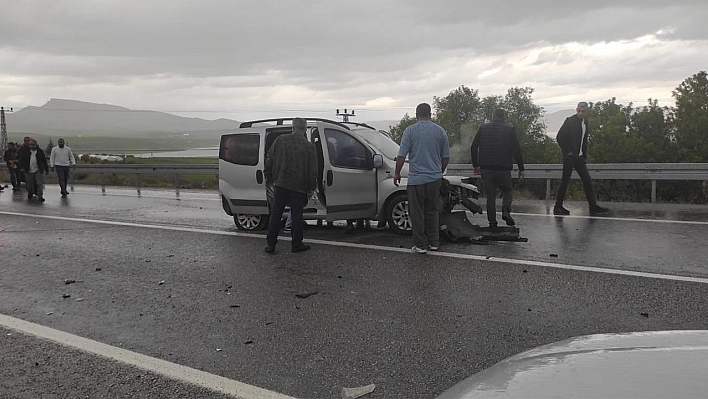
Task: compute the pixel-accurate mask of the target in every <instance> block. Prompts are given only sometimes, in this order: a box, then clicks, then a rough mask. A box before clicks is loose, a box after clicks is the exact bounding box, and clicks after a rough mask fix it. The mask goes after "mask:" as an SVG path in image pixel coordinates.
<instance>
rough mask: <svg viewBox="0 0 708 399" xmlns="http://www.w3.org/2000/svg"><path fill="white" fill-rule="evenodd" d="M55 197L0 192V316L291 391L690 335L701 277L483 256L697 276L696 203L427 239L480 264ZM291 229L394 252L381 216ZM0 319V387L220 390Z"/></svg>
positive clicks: (206, 209) (423, 383)
mask: <svg viewBox="0 0 708 399" xmlns="http://www.w3.org/2000/svg"><path fill="white" fill-rule="evenodd" d="M56 193H58V188H57V187H53V186H48V187H47V195H46V197H47V202H46V203H44V204H38V203H34V202H33V203H28V202H27V199H26V197H25V196H24V195H13V194H12V193H11V192H10V193H8V192H3V193H0V210H2V211H4V212H6V213H0V230H1V231H0V255H1V256H2V259H3V263H2V267H1V268H0V313H2V314H4V315H8V316H12V317H16V318H20V319H23V320H27V321H31V322H34V323H38V324H41V325H45V326H49V327H52V328H55V329H58V330H62V331H66V332H70V333H72V334H76V335H79V336H82V337H87V338H91V339H94V340H96V341H100V342H103V343H106V344H109V345H113V346H116V347H121V348H125V349H130V350H132V351H135V352H138V353H141V354H145V355H148V356H152V357H156V358H160V359H164V360H168V361H170V362H174V363H178V364H182V365H186V366H189V367H192V368H195V369H200V370H204V371H207V372H209V373H213V374H216V375H220V376H224V377H227V378H230V379H234V380H238V381H242V382H244V383H248V384H252V385H256V386H259V387H262V388H266V389H269V390H272V391H276V392H280V393H283V394H287V395H292V396H295V397H301V398H332V397H338V395H339V390H340V389H341V387H343V386H360V385H367V384H370V383H374V384H376V385H377V388H376V390H375V391H374V393H372V394H370V395H368V396H366V398H389V397H400V398H419V397H420V398H432V397H435V395H437V394H439V393H441V392H442V391H444V390H445V389H446V388H448V387H449V386H451V385H453V384H454V383H456V382H458V381H459V380H461V379H463V378H465V377H467V376H468V375H470V374H472V373H474V372H477V371H479V370H481V369H483V368H485V367H488V366H490V365H492V364H494V363H496V362H497V361H499V360H501V359H503V358H505V357H507V356H509V355H512V354H514V353H517V352H520V351H522V350H525V349H530V348H532V347H534V346H537V345H541V344H545V343H549V342H553V341H556V340H560V339H564V338H568V337H572V336H575V335H580V334H591V333H603V332H622V331H638V330H663V329H708V317H707V316H708V306H706V305H708V295H706V294H708V285H707V284H705V283H700V282H686V281H671V280H666V279H653V278H645V277H637V276H623V275H614V274H606V273H593V272H584V271H574V270H564V269H555V268H547V267H542V266H538V265H532V264H523V263H519V264H512V263H506V262H504V261H503V260H504V259H510V260H521V261H525V260H527V261H536V262H552V263H562V264H567V265H577V266H589V267H601V268H606V269H616V270H632V271H641V272H649V273H664V274H670V275H679V276H692V277H708V270H707V269H708V268H706V266H705V259H706V258H707V255H708V249H706V247H705V245H704V244H703V242H704V240H705V237H708V212H707V211H706V210H705V209H704V207H700V206H676V205H650V204H606V205H608V206H610V207H611V208H612V209H613V210H614V212H613V214H612V215H611V216H610V217H606V218H588V217H585V216H583V215H587V210H586V209H585V207H584V205H583V204H581V203H571V204H568V207H569V209H571V211H573V214H574V216H571V217H562V218H557V217H553V216H549V215H548V214H547V211H548V208H547V206H548V204H546V203H544V202H537V201H526V202H525V201H518V202H517V203H516V204H515V209H514V210H515V211H516V212H517V213H516V214H515V218H516V220H517V223H518V225H519V227H520V228H521V231H522V235H523V236H526V237H528V238H529V242H528V243H492V244H489V245H485V246H480V245H474V244H465V243H458V244H447V245H444V246H443V248H442V251H443V252H445V253H446V254H460V255H480V256H484V257H491V258H492V259H498V258H501V260H502V262H490V261H487V260H485V259H483V258H476V259H469V258H464V257H455V256H454V255H451V256H446V257H443V256H433V255H427V256H422V255H414V254H410V253H408V252H405V251H395V250H385V249H361V248H356V247H342V246H336V245H327V244H324V243H319V242H318V243H316V244H314V245H313V250H312V251H309V252H307V253H302V254H290V253H289V252H287V249H288V247H289V243H288V242H281V243H280V245H279V248H278V249H279V252H280V253H279V254H277V255H275V256H269V255H267V254H265V253H263V252H262V249H263V246H264V239H263V238H262V236H257V237H249V236H233V235H223V234H210V233H209V232H210V231H211V232H234V231H236V230H235V227H234V225H233V222H232V220H231V219H230V218H229V217H228V216H227V215H225V214H224V213H223V211H222V210H221V203H220V200H219V198H218V195H217V194H216V193H214V192H184V191H182V192H181V193H180V196H179V199H178V198H176V197H175V194H174V192H173V191H172V192H170V191H146V190H143V193H142V196H141V197H137V195H136V193H135V192H134V191H132V190H127V189H126V190H123V189H117V188H108V189H107V194H108V195H105V196H104V195H101V191H100V189H96V188H88V187H80V186H77V187H76V191H75V192H74V193H73V194H71V195H70V196H69V198H67V199H60V198H59V196H58V195H54V194H56ZM7 212H11V213H15V215H10V214H8V213H7ZM19 214H34V215H52V216H64V217H68V218H72V219H90V220H104V221H116V222H129V223H135V224H144V225H152V226H163V227H166V229H155V228H147V227H138V226H132V225H106V224H96V223H89V222H87V221H81V220H64V219H46V218H34V217H30V216H23V215H19ZM576 215H577V216H576ZM638 219H642V220H638ZM475 220H477V221H479V222H481V223H484V222H485V220H486V219H485V217H484V216H479V215H478V216H476V217H475ZM170 226H176V227H178V228H182V229H188V228H194V229H196V230H194V231H184V230H170V229H169V227H170ZM305 235H306V239H315V240H327V241H334V242H339V243H341V242H345V243H347V242H348V243H354V244H371V245H377V246H383V247H390V248H393V249H397V248H401V247H403V248H407V247H408V246H409V241H408V239H407V238H405V237H399V236H396V235H394V234H392V233H390V232H389V231H387V230H384V231H373V230H371V231H360V232H357V233H356V234H351V235H348V234H345V233H344V229H343V228H342V227H341V226H335V227H329V228H328V227H316V226H310V227H309V228H308V229H307V230H306V233H305ZM28 244H31V246H30V247H28ZM550 254H557V255H558V256H557V257H551V256H550ZM97 268H99V269H100V270H97ZM65 279H74V280H77V282H76V283H73V284H68V285H67V284H65V283H64V280H65ZM161 283H162V284H161ZM306 294H312V295H310V296H307V295H306ZM63 295H70V297H68V298H63V297H62V296H63ZM298 295H300V296H307V297H306V298H301V297H300V296H298ZM77 299H82V300H81V301H77ZM48 313H51V314H48ZM0 333H2V337H0V351H2V353H3V356H2V362H1V364H0V371H1V372H2V374H0V375H2V377H0V397H20V398H34V397H42V395H45V396H44V397H125V396H133V397H136V398H148V397H165V398H168V397H170V398H176V397H184V398H191V397H205V398H207V397H224V396H223V395H219V394H216V393H211V392H209V391H206V390H203V389H201V388H196V387H194V386H190V385H188V384H182V383H174V382H172V381H169V380H167V379H165V378H164V377H161V376H159V375H153V374H151V373H148V372H144V371H141V370H136V369H134V368H130V367H127V366H125V365H121V364H117V363H115V362H112V361H108V360H106V359H102V358H100V357H96V356H93V355H88V354H85V353H81V352H77V351H75V350H73V349H71V350H70V349H66V348H63V347H61V346H59V345H55V344H52V343H48V342H44V341H40V340H38V339H36V338H34V337H30V336H26V335H24V334H20V333H17V332H13V331H10V330H7V329H3V328H0ZM7 334H11V335H7ZM38 348H39V349H38ZM217 349H220V350H219V351H217ZM97 369H98V370H104V371H105V372H104V373H97V372H96V370H97ZM101 375H109V376H110V378H102V377H101ZM170 389H172V390H170Z"/></svg>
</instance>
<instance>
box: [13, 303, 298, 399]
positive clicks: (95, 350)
mask: <svg viewBox="0 0 708 399" xmlns="http://www.w3.org/2000/svg"><path fill="white" fill-rule="evenodd" d="M0 325H2V326H4V327H7V328H9V329H11V330H15V331H19V332H21V333H25V334H29V335H33V336H35V337H38V338H41V339H46V340H49V341H53V342H56V343H59V344H61V345H64V346H69V347H72V348H76V349H79V350H81V351H84V352H88V353H92V354H95V355H98V356H102V357H106V358H108V359H112V360H115V361H118V362H120V363H124V364H128V365H130V366H134V367H138V368H140V369H143V370H147V371H151V372H154V373H158V374H160V375H163V376H165V377H168V378H171V379H174V380H178V381H183V382H186V383H189V384H192V385H197V386H201V387H204V388H208V389H211V390H214V391H217V392H222V393H225V394H228V395H232V396H234V397H236V398H243V399H293V398H292V397H290V396H287V395H283V394H280V393H277V392H273V391H269V390H266V389H263V388H259V387H256V386H253V385H248V384H244V383H242V382H239V381H235V380H230V379H228V378H224V377H221V376H218V375H215V374H209V373H207V372H204V371H200V370H196V369H193V368H191V367H186V366H182V365H179V364H175V363H171V362H168V361H165V360H161V359H156V358H153V357H149V356H145V355H141V354H140V353H136V352H132V351H129V350H126V349H122V348H116V347H114V346H110V345H106V344H103V343H101V342H98V341H94V340H91V339H88V338H83V337H80V336H78V335H73V334H69V333H66V332H63V331H59V330H55V329H53V328H50V327H45V326H42V325H39V324H35V323H30V322H28V321H24V320H20V319H16V318H14V317H10V316H6V315H3V314H0Z"/></svg>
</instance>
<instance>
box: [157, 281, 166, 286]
mask: <svg viewBox="0 0 708 399" xmlns="http://www.w3.org/2000/svg"><path fill="white" fill-rule="evenodd" d="M163 284H165V280H162V281H160V282H159V283H157V285H163Z"/></svg>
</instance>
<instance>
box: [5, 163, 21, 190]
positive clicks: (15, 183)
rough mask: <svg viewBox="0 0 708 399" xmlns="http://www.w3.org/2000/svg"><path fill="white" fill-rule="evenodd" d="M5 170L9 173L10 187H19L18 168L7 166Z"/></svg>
mask: <svg viewBox="0 0 708 399" xmlns="http://www.w3.org/2000/svg"><path fill="white" fill-rule="evenodd" d="M7 172H8V173H9V174H10V183H11V184H12V188H20V168H15V169H13V168H10V167H8V168H7Z"/></svg>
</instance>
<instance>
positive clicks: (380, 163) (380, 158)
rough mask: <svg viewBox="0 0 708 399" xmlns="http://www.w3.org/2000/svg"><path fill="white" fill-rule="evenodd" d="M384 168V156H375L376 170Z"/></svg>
mask: <svg viewBox="0 0 708 399" xmlns="http://www.w3.org/2000/svg"><path fill="white" fill-rule="evenodd" d="M382 166H383V155H381V154H374V168H380V167H382Z"/></svg>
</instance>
